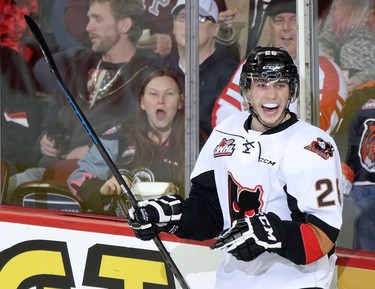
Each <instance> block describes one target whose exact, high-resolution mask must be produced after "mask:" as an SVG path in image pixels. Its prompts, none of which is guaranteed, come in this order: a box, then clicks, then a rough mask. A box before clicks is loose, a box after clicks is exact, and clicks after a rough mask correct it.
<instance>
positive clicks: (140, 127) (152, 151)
mask: <svg viewBox="0 0 375 289" xmlns="http://www.w3.org/2000/svg"><path fill="white" fill-rule="evenodd" d="M163 76H166V77H169V78H171V79H173V80H174V82H175V83H176V84H177V86H178V92H179V94H180V95H181V105H182V107H181V109H179V110H178V111H177V113H176V116H175V118H174V119H173V123H172V131H171V134H170V136H169V138H168V140H167V141H168V142H169V145H168V146H163V145H160V144H157V143H155V142H154V141H153V140H151V139H150V138H149V136H148V135H149V133H150V132H151V133H152V134H154V135H155V136H157V137H158V138H159V140H160V141H161V135H160V133H159V132H158V131H156V130H155V129H153V128H152V127H151V126H150V124H149V121H148V118H147V114H146V112H145V111H144V110H142V109H141V98H142V96H143V95H144V93H145V89H146V86H147V85H148V84H149V83H150V81H151V80H153V79H154V78H157V77H163ZM183 94H184V88H183V85H182V80H181V78H180V77H179V76H177V74H175V73H174V72H171V71H168V70H155V71H153V72H151V73H150V74H149V75H147V77H146V78H145V79H144V80H143V82H142V84H141V87H140V91H139V97H138V104H139V105H138V106H137V113H136V115H137V116H136V119H135V121H134V122H133V124H132V128H131V129H130V131H131V133H132V136H129V137H133V141H134V143H135V146H136V147H137V148H141V151H138V153H136V154H135V157H134V158H132V159H131V160H129V162H128V163H127V164H125V165H127V166H129V167H138V168H140V167H148V165H149V163H150V160H152V159H154V158H160V157H161V156H163V158H164V157H165V158H167V159H169V158H170V157H169V156H168V155H167V154H168V152H173V154H174V155H173V156H171V157H172V159H177V161H178V168H177V169H178V171H179V173H178V175H179V180H178V184H176V185H177V186H179V188H180V189H181V188H182V186H183V184H184V168H185V161H184V158H185V149H184V148H185V129H184V127H185V113H184V101H183V97H182V96H183ZM128 128H129V126H128V125H127V128H126V127H124V132H125V131H129V130H128ZM168 148H169V149H168ZM170 148H174V149H172V150H171V149H170ZM175 153H177V156H176V155H175ZM176 157H177V158H176Z"/></svg>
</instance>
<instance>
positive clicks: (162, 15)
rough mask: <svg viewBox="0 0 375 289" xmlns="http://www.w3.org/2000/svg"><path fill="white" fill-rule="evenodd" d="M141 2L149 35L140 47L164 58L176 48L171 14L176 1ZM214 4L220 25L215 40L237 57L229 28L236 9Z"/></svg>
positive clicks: (232, 32)
mask: <svg viewBox="0 0 375 289" xmlns="http://www.w3.org/2000/svg"><path fill="white" fill-rule="evenodd" d="M143 2H144V6H145V12H144V13H145V14H144V19H145V27H146V28H147V30H148V33H149V35H148V37H145V40H144V41H142V42H140V45H145V46H147V47H152V48H153V49H154V51H155V52H156V53H159V54H160V55H161V56H166V55H168V54H170V53H171V51H172V49H173V48H174V47H175V46H176V43H175V39H174V37H173V17H172V13H171V12H172V9H173V7H174V6H176V4H177V2H178V1H177V0H170V1H164V3H161V2H160V1H155V0H143ZM203 2H204V1H203ZM208 2H210V1H208ZM215 2H216V4H217V5H218V9H219V23H220V24H221V25H220V30H219V32H218V35H217V38H216V40H217V41H218V43H220V45H222V46H223V47H226V48H228V49H230V50H231V51H232V52H233V53H234V54H235V55H237V54H238V53H239V52H238V51H236V49H238V47H237V45H236V44H237V37H236V35H235V32H234V30H233V29H232V27H231V26H232V23H233V19H234V17H235V15H236V14H237V13H238V9H227V6H226V4H225V1H224V0H215Z"/></svg>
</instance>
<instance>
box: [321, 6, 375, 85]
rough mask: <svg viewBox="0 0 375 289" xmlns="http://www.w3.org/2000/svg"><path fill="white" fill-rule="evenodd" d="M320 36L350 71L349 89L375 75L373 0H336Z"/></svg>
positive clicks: (325, 46) (338, 61)
mask: <svg viewBox="0 0 375 289" xmlns="http://www.w3.org/2000/svg"><path fill="white" fill-rule="evenodd" d="M319 40H320V42H321V43H322V45H323V47H324V49H325V51H326V52H327V53H329V54H331V55H332V56H333V57H334V59H335V60H336V62H337V63H338V64H339V65H340V67H341V68H342V69H343V70H345V71H346V72H347V77H348V86H349V91H352V90H353V89H354V88H355V87H357V86H359V85H361V84H363V83H365V82H368V81H371V80H374V79H375V69H374V66H375V58H374V55H375V2H374V1H373V0H335V1H334V2H333V4H332V6H331V9H330V11H329V14H328V16H327V18H326V20H325V24H324V26H323V28H322V31H321V32H320V35H319Z"/></svg>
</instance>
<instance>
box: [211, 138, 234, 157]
mask: <svg viewBox="0 0 375 289" xmlns="http://www.w3.org/2000/svg"><path fill="white" fill-rule="evenodd" d="M235 146H236V145H235V144H234V139H226V138H223V139H222V141H221V142H220V143H219V144H218V145H217V146H216V148H215V150H214V157H215V158H216V157H223V156H231V155H232V154H233V152H234V148H235Z"/></svg>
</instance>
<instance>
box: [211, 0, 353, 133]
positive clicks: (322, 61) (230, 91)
mask: <svg viewBox="0 0 375 289" xmlns="http://www.w3.org/2000/svg"><path fill="white" fill-rule="evenodd" d="M266 15H267V16H268V17H270V19H271V21H270V25H271V33H270V34H271V35H272V37H273V38H272V40H271V43H270V45H271V46H275V47H284V48H285V49H286V50H287V51H288V52H289V54H290V55H291V56H292V57H293V59H294V61H297V59H296V57H297V22H296V2H295V0H281V1H276V0H273V1H271V2H270V4H269V5H268V6H267V10H266ZM245 62H246V60H244V61H242V63H241V64H240V65H239V67H238V68H237V70H236V72H235V73H234V75H233V76H232V79H231V80H230V82H229V83H228V84H227V85H226V87H225V88H224V90H223V91H222V93H221V95H220V97H219V98H218V99H217V101H216V103H215V106H214V109H213V113H212V126H213V127H215V126H216V125H217V124H218V123H220V122H221V121H222V120H223V119H224V118H226V117H227V116H229V115H230V114H232V113H234V112H236V111H239V110H244V109H247V107H246V103H245V104H244V105H245V107H243V105H242V101H243V98H242V96H241V94H240V89H239V85H238V83H239V77H240V73H241V69H242V65H243V63H245ZM319 90H320V94H319V98H320V127H321V128H322V129H323V130H324V131H326V132H327V133H330V134H332V135H333V134H334V133H335V132H336V130H337V128H338V125H339V123H340V120H341V117H342V113H341V112H342V109H343V107H344V106H345V101H346V99H347V98H348V88H347V84H346V79H345V76H344V74H343V72H342V71H341V69H340V68H339V67H338V65H337V64H336V63H334V62H333V61H332V60H331V59H330V58H329V57H327V56H325V55H321V56H319ZM291 109H292V111H294V112H297V107H296V105H292V106H291Z"/></svg>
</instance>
